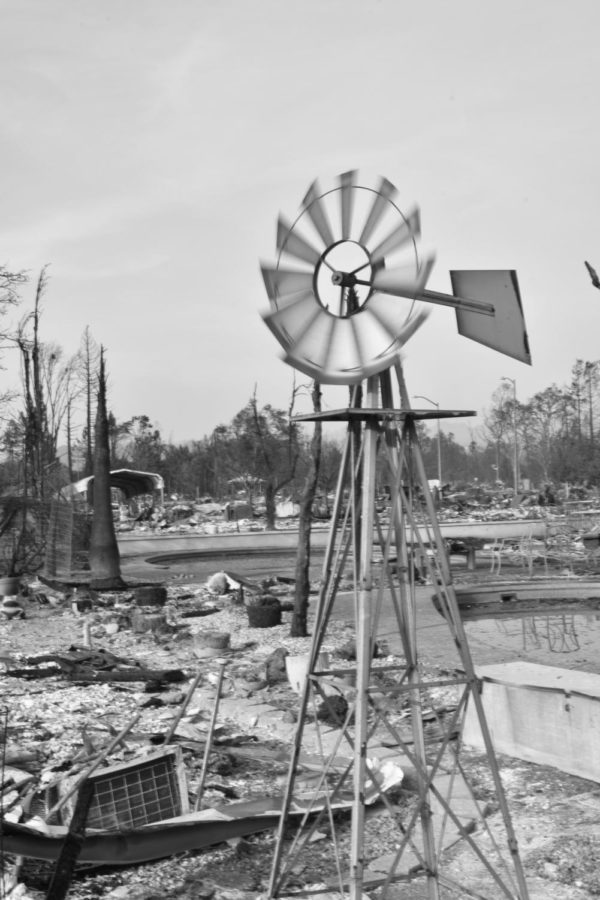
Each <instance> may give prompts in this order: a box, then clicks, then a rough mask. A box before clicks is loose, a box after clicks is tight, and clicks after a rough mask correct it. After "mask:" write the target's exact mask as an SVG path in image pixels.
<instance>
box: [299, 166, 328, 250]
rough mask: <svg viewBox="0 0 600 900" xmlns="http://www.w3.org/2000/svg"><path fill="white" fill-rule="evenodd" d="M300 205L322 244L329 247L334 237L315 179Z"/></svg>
mask: <svg viewBox="0 0 600 900" xmlns="http://www.w3.org/2000/svg"><path fill="white" fill-rule="evenodd" d="M302 206H303V207H304V209H305V210H306V214H307V216H308V217H309V219H310V221H311V222H312V223H313V225H314V226H315V228H316V229H317V234H318V235H319V237H320V238H321V240H322V241H323V243H324V245H325V246H326V247H330V246H331V245H332V244H333V243H334V240H335V239H334V237H333V232H332V230H331V225H330V224H329V219H328V218H327V212H326V210H325V207H324V206H323V203H322V202H321V193H320V188H319V183H318V182H317V181H313V183H312V184H311V186H310V187H309V189H308V191H307V192H306V196H305V198H304V200H303V201H302Z"/></svg>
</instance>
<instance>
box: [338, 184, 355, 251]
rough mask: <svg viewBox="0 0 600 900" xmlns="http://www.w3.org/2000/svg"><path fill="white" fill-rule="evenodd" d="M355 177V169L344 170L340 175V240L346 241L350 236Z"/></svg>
mask: <svg viewBox="0 0 600 900" xmlns="http://www.w3.org/2000/svg"><path fill="white" fill-rule="evenodd" d="M355 177H356V169H352V171H350V172H344V173H343V175H340V188H341V190H340V212H341V218H342V240H343V241H347V240H348V239H349V238H350V228H351V225H352V211H353V209H354V191H353V190H352V188H353V187H354V180H355Z"/></svg>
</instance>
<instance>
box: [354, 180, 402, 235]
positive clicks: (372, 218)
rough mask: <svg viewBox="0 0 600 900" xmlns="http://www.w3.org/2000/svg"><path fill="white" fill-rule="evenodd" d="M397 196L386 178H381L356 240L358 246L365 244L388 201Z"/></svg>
mask: <svg viewBox="0 0 600 900" xmlns="http://www.w3.org/2000/svg"><path fill="white" fill-rule="evenodd" d="M396 194H397V190H396V188H395V187H394V185H393V184H392V182H391V181H388V180H387V178H381V180H380V182H379V187H378V188H377V192H376V194H375V199H374V200H373V205H372V206H371V209H370V210H369V215H368V216H367V221H366V222H365V224H364V227H363V230H362V232H361V235H360V237H359V239H358V243H359V244H363V245H364V244H366V243H367V241H368V240H369V238H370V237H371V235H372V234H373V232H374V231H375V229H376V228H377V226H378V225H379V222H380V221H381V218H382V217H383V214H384V213H385V211H386V209H387V206H388V204H389V202H390V200H391V199H392V198H393V197H395V195H396Z"/></svg>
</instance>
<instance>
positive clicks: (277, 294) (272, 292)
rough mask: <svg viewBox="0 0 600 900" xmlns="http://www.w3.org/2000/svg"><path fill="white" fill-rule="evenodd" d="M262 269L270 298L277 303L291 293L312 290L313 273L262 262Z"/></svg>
mask: <svg viewBox="0 0 600 900" xmlns="http://www.w3.org/2000/svg"><path fill="white" fill-rule="evenodd" d="M260 271H261V272H262V277H263V280H264V282H265V287H266V289H267V294H268V296H269V300H271V301H272V302H273V303H277V301H278V300H285V298H286V297H287V296H288V295H289V294H297V293H299V292H301V291H310V290H312V287H313V273H312V272H307V271H303V270H301V269H279V268H277V267H276V266H268V265H265V264H261V267H260Z"/></svg>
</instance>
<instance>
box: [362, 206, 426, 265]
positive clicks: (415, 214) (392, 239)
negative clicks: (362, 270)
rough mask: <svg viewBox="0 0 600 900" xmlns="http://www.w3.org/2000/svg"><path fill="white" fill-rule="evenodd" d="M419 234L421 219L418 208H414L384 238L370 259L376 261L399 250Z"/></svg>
mask: <svg viewBox="0 0 600 900" xmlns="http://www.w3.org/2000/svg"><path fill="white" fill-rule="evenodd" d="M420 234H421V219H420V215H419V209H418V207H415V208H414V209H413V210H411V212H410V213H409V214H408V216H407V217H406V218H405V219H404V221H403V222H402V224H401V225H399V226H398V227H397V228H394V230H393V231H391V232H390V233H389V234H388V236H387V237H386V238H384V239H383V240H382V241H381V243H379V244H378V245H377V247H376V248H375V249H374V250H373V251H372V253H371V258H372V259H373V260H378V259H379V258H380V257H382V256H389V255H390V253H394V252H395V251H396V250H399V249H400V248H401V247H403V246H404V244H407V243H408V242H409V241H412V240H414V239H415V238H416V237H419V235H420Z"/></svg>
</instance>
